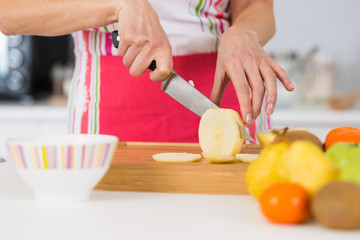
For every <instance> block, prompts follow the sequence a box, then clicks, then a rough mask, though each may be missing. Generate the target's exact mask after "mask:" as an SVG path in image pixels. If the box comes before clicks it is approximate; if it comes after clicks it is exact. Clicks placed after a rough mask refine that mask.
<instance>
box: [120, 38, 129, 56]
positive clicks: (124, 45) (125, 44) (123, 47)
mask: <svg viewBox="0 0 360 240" xmlns="http://www.w3.org/2000/svg"><path fill="white" fill-rule="evenodd" d="M128 38H129V37H128V36H127V35H125V34H123V35H122V36H120V41H119V47H118V54H119V56H121V57H124V56H125V53H126V51H127V50H128V48H129V47H130V46H131V41H129V39H128Z"/></svg>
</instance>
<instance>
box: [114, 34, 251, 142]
mask: <svg viewBox="0 0 360 240" xmlns="http://www.w3.org/2000/svg"><path fill="white" fill-rule="evenodd" d="M119 41H120V38H119V35H118V32H117V31H113V32H112V42H113V44H114V46H115V47H116V48H117V47H118V46H119ZM149 69H150V70H152V71H153V70H155V69H156V61H155V60H153V61H152V62H151V64H150V66H149ZM161 90H163V91H164V92H165V93H167V94H168V95H169V96H171V97H172V98H173V99H175V100H176V101H177V102H179V103H180V104H181V105H183V106H184V107H186V108H187V109H189V110H190V111H192V112H193V113H195V114H196V115H198V116H199V117H201V116H202V115H203V114H204V112H206V111H207V110H208V109H211V108H219V107H218V106H217V105H216V104H215V103H213V102H212V101H211V100H210V99H208V98H207V97H206V96H205V95H203V94H202V93H201V92H200V91H199V90H197V89H196V88H195V87H193V86H192V85H191V84H190V83H189V82H187V81H186V80H184V79H183V78H182V77H180V76H179V75H178V74H177V73H176V72H175V71H174V70H172V71H171V73H170V74H169V75H168V76H167V77H166V78H165V79H164V80H163V81H162V83H161ZM239 131H240V138H241V139H245V140H249V141H254V139H253V138H252V137H251V136H250V135H249V134H248V133H247V132H246V131H245V129H244V128H243V127H242V126H240V125H239Z"/></svg>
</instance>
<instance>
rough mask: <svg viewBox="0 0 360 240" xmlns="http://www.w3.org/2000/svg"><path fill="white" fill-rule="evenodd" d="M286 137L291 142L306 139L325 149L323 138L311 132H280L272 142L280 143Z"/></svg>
mask: <svg viewBox="0 0 360 240" xmlns="http://www.w3.org/2000/svg"><path fill="white" fill-rule="evenodd" d="M284 138H285V139H286V140H287V141H289V142H294V141H296V140H306V141H310V142H312V143H314V144H315V145H317V146H318V147H319V148H321V149H322V150H324V144H323V143H322V142H321V140H320V139H319V138H318V137H317V136H316V135H314V134H312V133H311V132H307V131H301V130H294V131H286V130H285V131H284V132H282V133H278V135H277V136H276V137H275V139H274V140H273V142H272V143H278V142H281V141H283V140H284Z"/></svg>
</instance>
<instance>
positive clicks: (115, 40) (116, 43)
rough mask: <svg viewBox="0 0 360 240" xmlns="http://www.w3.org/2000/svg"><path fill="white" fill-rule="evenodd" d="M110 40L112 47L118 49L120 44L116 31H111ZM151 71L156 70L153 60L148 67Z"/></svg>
mask: <svg viewBox="0 0 360 240" xmlns="http://www.w3.org/2000/svg"><path fill="white" fill-rule="evenodd" d="M111 39H112V42H113V45H114V47H115V48H118V47H119V42H120V37H119V34H118V31H113V32H112V34H111ZM148 68H149V69H150V70H151V71H154V70H155V69H156V61H155V60H152V62H151V64H150V66H149V67H148Z"/></svg>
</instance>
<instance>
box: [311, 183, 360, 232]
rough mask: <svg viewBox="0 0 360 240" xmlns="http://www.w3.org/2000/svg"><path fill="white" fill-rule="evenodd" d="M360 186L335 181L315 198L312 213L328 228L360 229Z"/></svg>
mask: <svg viewBox="0 0 360 240" xmlns="http://www.w3.org/2000/svg"><path fill="white" fill-rule="evenodd" d="M359 203H360V184H356V183H350V182H343V181H333V182H330V183H328V184H327V185H325V186H324V187H323V188H321V189H320V190H319V191H318V192H317V193H316V194H315V195H314V197H313V200H312V204H311V212H312V215H313V216H314V218H315V219H316V220H317V221H318V222H319V223H320V224H323V225H324V226H326V227H329V228H335V229H358V228H360V204H359Z"/></svg>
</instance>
